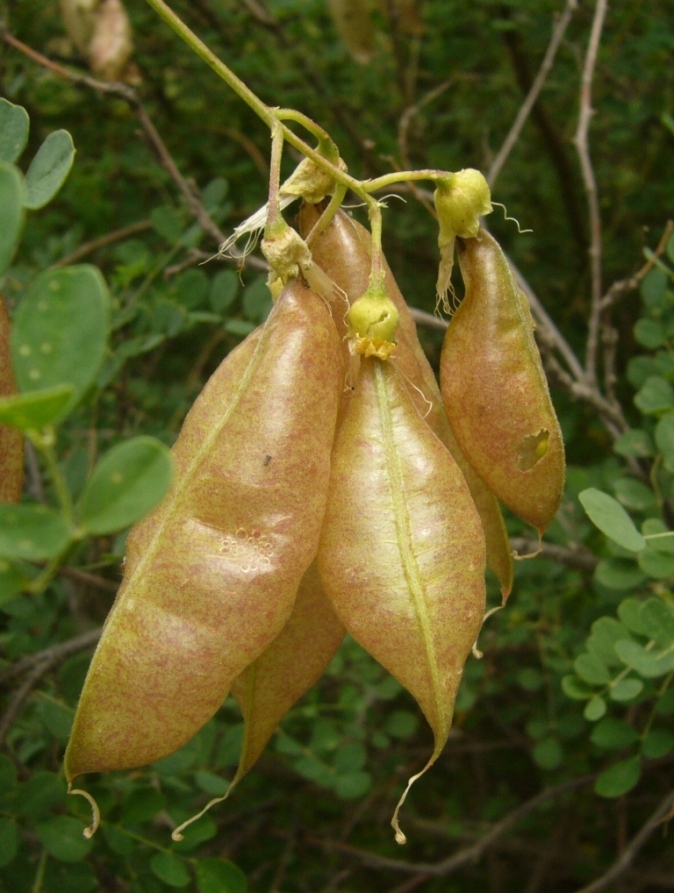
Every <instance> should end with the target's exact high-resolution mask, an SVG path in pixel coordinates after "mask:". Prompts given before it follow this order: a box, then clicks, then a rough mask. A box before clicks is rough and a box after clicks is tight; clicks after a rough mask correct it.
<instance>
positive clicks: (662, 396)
mask: <svg viewBox="0 0 674 893" xmlns="http://www.w3.org/2000/svg"><path fill="white" fill-rule="evenodd" d="M634 405H635V406H636V407H637V409H640V410H641V412H643V413H645V414H646V415H656V414H659V413H663V412H668V411H669V410H671V409H674V390H673V389H672V386H671V384H670V383H669V382H668V381H667V380H666V379H665V378H661V377H660V376H659V375H651V376H649V377H648V378H647V379H646V381H645V382H644V383H643V385H642V387H641V389H640V390H639V391H638V393H637V394H636V396H635V397H634Z"/></svg>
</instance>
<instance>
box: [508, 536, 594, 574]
mask: <svg viewBox="0 0 674 893" xmlns="http://www.w3.org/2000/svg"><path fill="white" fill-rule="evenodd" d="M510 545H511V546H512V548H513V549H514V550H515V552H517V553H518V554H520V555H528V554H531V553H532V552H536V551H539V550H540V551H539V554H540V557H541V558H549V559H550V561H555V562H556V563H557V564H563V565H564V566H565V567H569V568H572V569H573V570H577V571H583V572H585V573H593V572H594V569H595V568H596V567H597V565H598V564H599V559H598V558H597V556H596V555H593V554H592V553H591V552H589V551H587V550H585V549H584V550H583V551H582V552H581V551H576V550H575V549H568V548H566V547H565V546H557V545H555V544H554V543H542V544H541V543H539V542H538V540H534V539H527V538H526V537H511V539H510Z"/></svg>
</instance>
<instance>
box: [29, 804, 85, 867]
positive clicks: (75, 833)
mask: <svg viewBox="0 0 674 893" xmlns="http://www.w3.org/2000/svg"><path fill="white" fill-rule="evenodd" d="M83 831H84V826H83V825H82V822H81V821H80V820H79V819H75V818H73V817H72V816H69V815H56V816H52V817H51V818H49V819H47V820H46V821H44V822H38V824H37V825H36V826H35V833H36V834H37V836H38V839H39V841H40V843H41V844H42V846H43V847H44V848H45V849H46V850H47V852H48V853H49V855H50V856H53V857H54V858H55V859H58V860H59V861H60V862H79V861H80V859H84V857H85V856H87V855H88V854H89V852H90V850H91V848H92V847H93V845H94V842H93V840H87V838H86V837H84V836H83V834H82V832H83Z"/></svg>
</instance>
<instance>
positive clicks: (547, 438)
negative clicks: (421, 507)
mask: <svg viewBox="0 0 674 893" xmlns="http://www.w3.org/2000/svg"><path fill="white" fill-rule="evenodd" d="M458 257H459V264H460V266H461V273H462V276H463V279H464V283H465V286H466V293H465V297H464V299H463V301H462V302H461V304H460V305H459V307H458V309H457V310H456V312H455V313H454V316H453V317H452V320H451V322H450V325H449V328H448V330H447V334H446V336H445V341H444V345H443V349H442V357H441V364H440V384H441V389H442V396H443V399H444V402H445V409H446V411H447V416H448V418H449V421H450V424H451V425H452V429H453V431H454V434H455V435H456V438H457V440H458V441H459V445H460V447H461V449H462V450H463V452H464V453H465V455H466V456H467V457H468V460H469V461H470V463H471V465H472V466H473V467H474V468H475V470H476V471H477V472H478V474H479V475H480V476H481V477H482V478H483V480H484V481H485V482H486V484H487V485H488V487H489V488H490V489H491V490H492V491H493V492H494V493H495V494H496V496H497V497H498V498H499V499H500V500H501V501H502V502H504V503H505V504H506V505H507V506H508V508H510V509H511V510H512V511H513V512H514V513H515V514H516V515H519V516H520V518H522V519H523V520H524V521H526V522H527V523H528V524H531V525H532V527H535V528H536V530H537V531H538V532H539V534H542V533H543V531H544V530H545V528H546V527H547V526H548V524H549V523H550V521H551V520H552V518H553V517H554V516H555V514H556V512H557V509H558V507H559V503H560V500H561V497H562V491H563V489H564V444H563V441H562V434H561V430H560V427H559V423H558V421H557V416H556V415H555V411H554V408H553V406H552V402H551V400H550V394H549V391H548V383H547V380H546V377H545V373H544V371H543V366H542V363H541V358H540V354H539V352H538V348H537V346H536V342H535V340H534V335H533V330H534V326H533V320H532V318H531V312H530V310H529V305H528V302H527V300H526V297H525V296H524V295H523V294H522V292H521V291H520V289H519V288H518V287H517V284H516V282H515V280H514V277H513V274H512V271H511V270H510V267H509V265H508V262H507V260H506V258H505V256H504V254H503V252H502V251H501V249H500V247H499V245H498V243H497V242H496V240H495V239H493V238H492V236H490V235H489V233H487V232H485V231H484V230H481V231H480V234H479V235H478V237H477V238H475V239H466V240H464V241H463V242H462V243H461V244H459V245H458Z"/></svg>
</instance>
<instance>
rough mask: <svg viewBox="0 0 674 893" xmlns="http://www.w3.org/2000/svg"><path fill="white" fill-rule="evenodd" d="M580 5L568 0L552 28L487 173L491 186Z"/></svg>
mask: <svg viewBox="0 0 674 893" xmlns="http://www.w3.org/2000/svg"><path fill="white" fill-rule="evenodd" d="M577 7H578V0H566V4H565V6H564V11H563V12H562V14H561V16H560V17H559V19H558V20H557V22H556V24H555V26H554V28H553V29H552V37H551V38H550V43H549V44H548V48H547V50H546V53H545V56H544V57H543V62H542V63H541V67H540V68H539V70H538V74H537V75H536V78H535V80H534V82H533V84H532V85H531V89H530V90H529V93H528V95H527V97H526V99H525V100H524V102H523V103H522V106H521V108H520V110H519V112H518V113H517V117H516V118H515V120H514V122H513V125H512V127H511V128H510V131H509V133H508V135H507V136H506V138H505V140H504V141H503V145H502V146H501V148H500V150H499V152H498V155H497V156H496V158H495V159H494V161H493V162H492V165H491V167H490V168H489V172H488V173H487V182H488V183H489V185H490V186H492V187H493V185H494V183H495V182H496V179H497V177H498V175H499V174H500V172H501V168H502V167H503V165H504V164H505V162H506V159H507V158H508V155H510V153H511V151H512V149H513V146H514V145H515V143H516V142H517V140H518V139H519V135H520V133H521V132H522V128H523V127H524V124H525V122H526V120H527V118H528V117H529V114H530V113H531V109H532V108H533V107H534V105H535V103H536V100H537V99H538V95H539V93H540V92H541V89H542V88H543V84H544V83H545V81H546V79H547V77H548V75H549V74H550V71H551V69H552V66H553V64H554V61H555V56H556V55H557V50H558V49H559V46H560V44H561V42H562V38H563V37H564V34H565V32H566V29H567V27H568V25H569V22H570V21H571V17H572V16H573V13H574V12H575V10H576V8H577Z"/></svg>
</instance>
